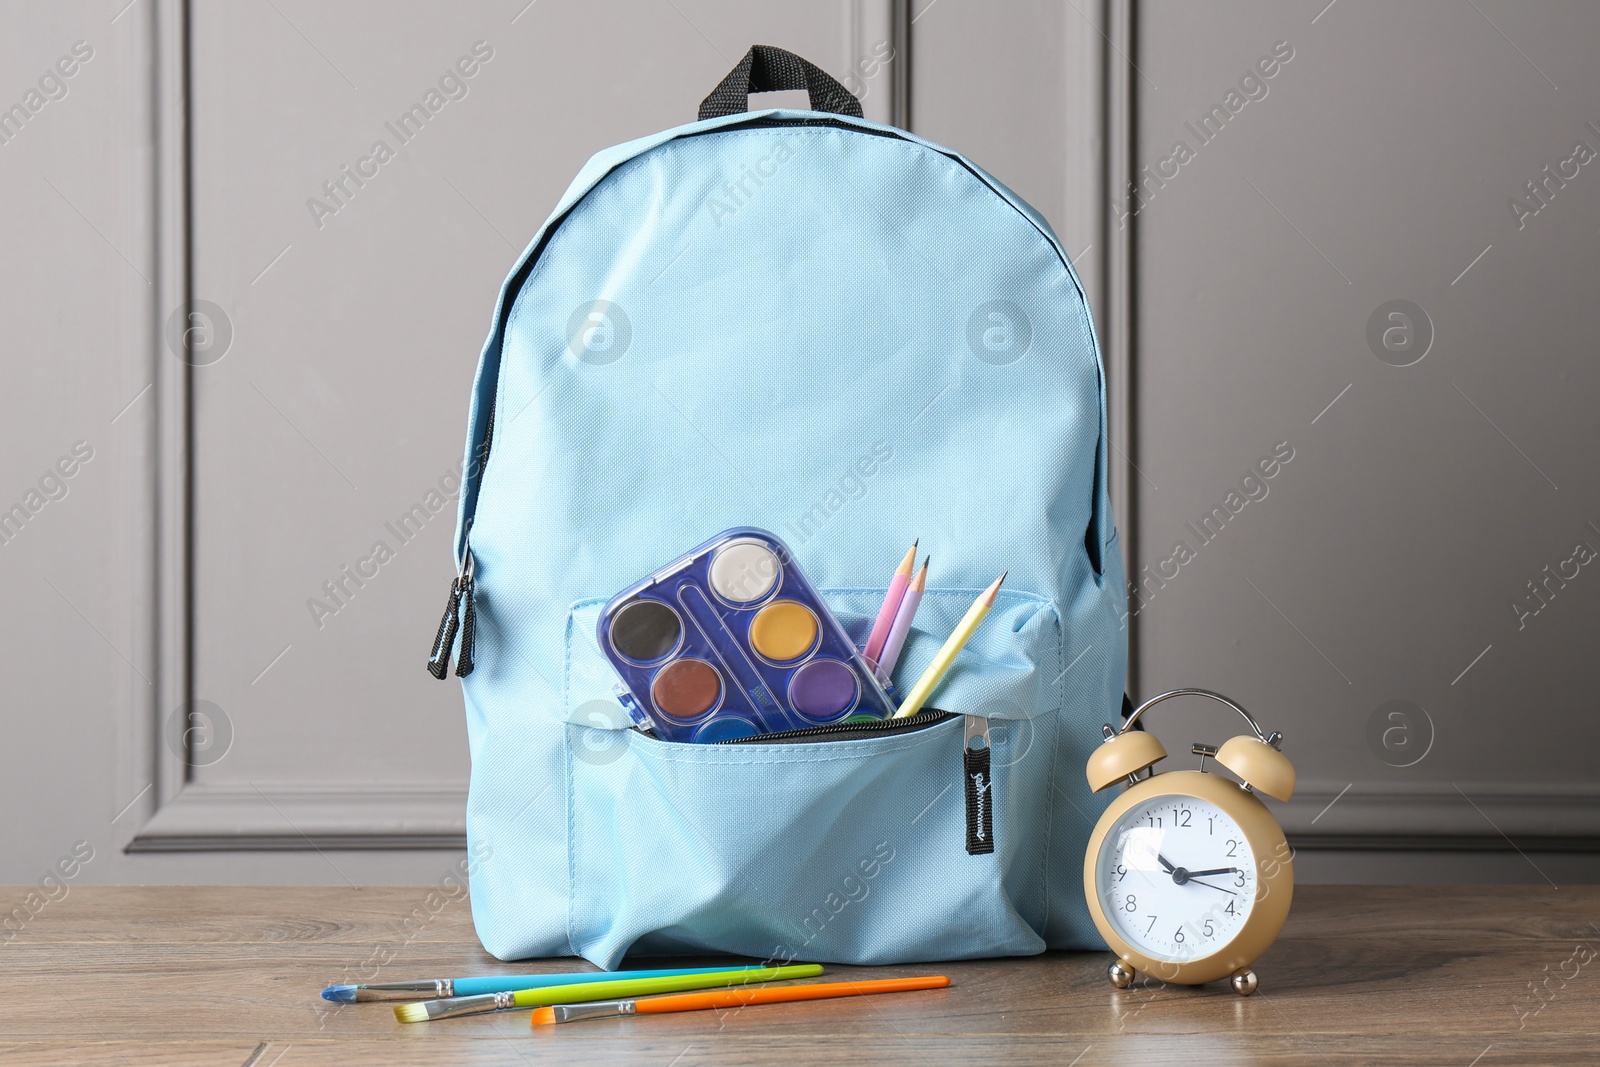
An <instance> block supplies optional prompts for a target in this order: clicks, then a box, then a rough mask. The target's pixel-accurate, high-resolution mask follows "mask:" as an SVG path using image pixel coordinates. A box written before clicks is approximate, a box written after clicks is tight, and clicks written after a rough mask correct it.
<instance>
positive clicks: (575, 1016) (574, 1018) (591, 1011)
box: [550, 1000, 634, 1023]
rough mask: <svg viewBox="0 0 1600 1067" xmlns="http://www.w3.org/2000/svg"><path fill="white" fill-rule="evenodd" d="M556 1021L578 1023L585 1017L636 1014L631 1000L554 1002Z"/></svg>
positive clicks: (595, 1017) (613, 1016) (600, 1017)
mask: <svg viewBox="0 0 1600 1067" xmlns="http://www.w3.org/2000/svg"><path fill="white" fill-rule="evenodd" d="M550 1010H551V1011H553V1012H555V1015H556V1022H558V1023H576V1022H582V1021H583V1020H584V1019H614V1018H616V1017H617V1016H619V1015H632V1014H634V1009H633V1001H631V1000H596V1001H593V1002H591V1003H589V1004H554V1005H552V1006H551V1009H550Z"/></svg>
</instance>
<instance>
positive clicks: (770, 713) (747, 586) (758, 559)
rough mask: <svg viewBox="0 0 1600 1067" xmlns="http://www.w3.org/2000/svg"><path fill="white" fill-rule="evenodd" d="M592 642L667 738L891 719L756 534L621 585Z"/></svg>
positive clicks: (822, 616)
mask: <svg viewBox="0 0 1600 1067" xmlns="http://www.w3.org/2000/svg"><path fill="white" fill-rule="evenodd" d="M597 637H598V639H599V642H600V648H601V650H602V651H604V652H605V655H606V658H608V659H609V660H610V661H611V663H612V665H613V666H614V667H615V668H616V669H617V673H618V674H619V675H620V676H621V677H622V680H623V683H624V685H625V686H626V689H627V694H628V696H629V697H630V698H631V699H630V700H625V701H624V703H627V704H629V705H630V706H629V712H630V713H631V714H632V715H633V717H634V720H635V721H636V722H638V723H639V725H641V726H647V727H649V728H650V729H651V730H652V731H654V733H655V735H656V736H657V737H660V738H663V739H665V740H669V741H694V742H700V743H710V742H715V741H728V740H732V739H734V738H739V737H753V736H756V735H758V734H771V733H781V732H783V731H785V730H799V729H803V728H805V727H808V726H822V725H825V724H827V723H833V722H840V721H842V720H844V719H848V718H851V717H853V716H861V717H866V718H872V719H884V718H888V717H889V716H890V715H892V714H894V705H893V703H892V702H891V701H890V700H889V698H888V696H886V695H885V694H884V691H883V689H882V687H881V686H880V685H879V684H878V682H877V680H876V678H874V676H873V672H872V671H871V669H870V668H868V666H867V664H866V662H865V661H864V660H863V659H862V658H861V654H860V653H859V652H858V651H857V650H856V647H855V645H854V644H853V643H851V641H850V638H849V637H848V636H847V635H846V634H845V632H844V628H843V627H842V626H840V625H839V622H838V620H836V619H835V618H834V617H833V615H832V614H831V613H830V612H829V611H828V608H827V605H826V604H824V603H823V601H822V598H821V597H820V596H818V595H817V592H816V590H815V589H813V588H812V587H811V583H810V582H808V581H806V578H805V575H804V574H802V573H801V572H800V568H799V566H798V565H797V564H796V563H795V561H794V557H793V556H792V555H791V554H790V553H789V550H788V548H786V547H785V546H784V544H783V542H782V541H780V540H779V539H778V538H777V537H775V536H774V535H772V534H770V533H768V532H766V531H765V530H758V529H755V528H743V529H736V530H728V531H725V532H723V533H720V534H718V535H717V536H716V537H714V538H712V539H711V540H709V541H707V542H706V543H705V544H703V545H701V546H699V547H698V548H696V549H694V551H692V552H690V553H689V554H688V555H686V556H683V557H681V558H680V559H678V560H675V561H674V562H672V563H669V564H668V565H667V566H665V567H663V568H661V569H660V570H659V571H656V572H655V573H654V574H651V575H650V576H649V577H647V578H645V579H643V580H642V581H639V582H637V583H635V584H634V585H632V586H630V587H629V588H627V589H624V590H623V591H622V592H620V593H618V594H617V595H616V596H614V597H612V598H611V600H610V602H608V603H607V604H606V606H605V608H604V610H602V611H601V613H600V621H599V625H598V632H597Z"/></svg>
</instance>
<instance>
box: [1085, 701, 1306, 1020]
mask: <svg viewBox="0 0 1600 1067" xmlns="http://www.w3.org/2000/svg"><path fill="white" fill-rule="evenodd" d="M1179 696H1200V697H1208V698H1209V699H1211V700H1217V701H1220V702H1222V703H1223V704H1226V705H1227V706H1228V707H1230V708H1232V709H1233V710H1234V711H1237V712H1238V713H1239V714H1240V715H1243V716H1244V718H1245V721H1247V722H1248V723H1249V724H1250V729H1251V730H1252V731H1253V733H1254V736H1251V735H1248V734H1246V735H1241V736H1239V737H1235V738H1233V739H1232V740H1230V741H1228V742H1227V743H1226V744H1224V745H1223V746H1222V747H1221V748H1214V747H1212V746H1210V745H1202V744H1196V745H1194V746H1193V751H1194V753H1195V755H1197V756H1199V757H1201V759H1200V770H1198V771H1169V772H1167V773H1165V774H1157V773H1155V771H1154V770H1153V769H1151V768H1152V767H1153V765H1154V764H1155V763H1156V762H1157V761H1159V760H1162V759H1165V758H1166V755H1167V750H1166V749H1165V748H1163V747H1162V745H1161V742H1160V741H1157V740H1156V738H1155V736H1154V735H1153V734H1150V733H1146V732H1144V731H1135V730H1133V726H1134V725H1135V724H1136V723H1137V722H1138V721H1139V718H1140V716H1142V715H1143V714H1144V713H1145V712H1146V711H1147V710H1149V709H1150V708H1151V707H1153V706H1155V705H1156V704H1159V703H1161V702H1162V701H1163V700H1170V699H1172V698H1173V697H1179ZM1103 732H1104V734H1105V743H1104V744H1102V745H1101V746H1100V747H1099V748H1098V749H1096V750H1095V752H1094V754H1093V755H1091V756H1090V757H1089V765H1088V768H1087V774H1088V777H1089V788H1090V789H1092V790H1094V791H1096V792H1099V791H1100V790H1102V789H1105V788H1107V787H1108V786H1111V785H1114V784H1116V783H1117V782H1125V783H1127V789H1126V791H1124V792H1123V793H1122V795H1121V796H1119V797H1117V799H1115V800H1114V801H1112V802H1111V806H1110V807H1108V808H1107V809H1106V811H1105V814H1104V815H1102V816H1101V817H1100V822H1099V823H1098V824H1096V826H1095V828H1094V833H1093V834H1092V835H1090V837H1089V850H1088V853H1087V854H1086V855H1085V856H1084V860H1083V891H1084V894H1085V895H1086V896H1087V897H1088V900H1089V914H1090V915H1091V916H1093V918H1094V924H1095V926H1097V927H1098V928H1099V930H1100V933H1101V935H1102V936H1103V937H1104V938H1105V939H1106V944H1108V945H1110V946H1111V951H1113V952H1115V953H1116V954H1117V960H1116V962H1114V963H1112V964H1111V967H1110V970H1109V974H1110V979H1111V984H1112V985H1113V986H1115V987H1117V988H1118V989H1126V988H1127V987H1128V985H1129V984H1130V983H1131V982H1132V981H1133V978H1134V975H1135V974H1136V973H1137V972H1138V971H1143V972H1145V973H1146V974H1147V975H1150V976H1151V977H1154V978H1158V979H1160V980H1162V981H1164V982H1173V983H1177V984H1179V985H1202V984H1204V983H1206V982H1212V981H1215V980H1217V979H1219V978H1231V980H1232V985H1233V989H1234V991H1235V992H1237V993H1239V994H1240V995H1241V996H1249V995H1250V994H1251V993H1254V992H1255V990H1256V974H1255V971H1254V970H1252V965H1253V964H1254V963H1255V961H1256V960H1257V959H1258V958H1260V956H1261V954H1262V953H1264V952H1265V951H1266V950H1267V947H1268V946H1269V945H1271V944H1272V942H1273V939H1274V938H1276V937H1277V936H1278V933H1279V931H1281V930H1282V929H1283V923H1284V920H1285V919H1287V918H1288V916H1289V900H1290V898H1291V897H1292V896H1293V895H1294V866H1293V863H1292V857H1291V854H1290V851H1289V845H1288V842H1287V841H1286V840H1285V839H1284V836H1283V829H1282V828H1281V827H1280V826H1279V825H1278V822H1277V820H1276V819H1274V818H1273V817H1272V813H1271V812H1269V811H1268V810H1267V807H1266V805H1265V804H1263V803H1262V802H1261V800H1260V799H1259V798H1258V797H1257V796H1256V794H1257V793H1258V792H1259V793H1265V794H1266V795H1267V796H1269V797H1274V798H1276V799H1278V800H1288V799H1289V797H1290V796H1291V795H1292V794H1293V793H1294V766H1293V765H1292V764H1290V762H1289V760H1288V758H1287V757H1286V756H1284V754H1283V753H1282V752H1279V751H1278V748H1279V745H1280V744H1281V742H1282V735H1281V734H1279V733H1277V732H1273V733H1271V734H1264V733H1262V731H1261V727H1260V726H1258V725H1257V724H1256V721H1255V719H1254V718H1252V717H1251V715H1250V713H1249V712H1247V711H1245V710H1244V709H1243V708H1241V707H1240V706H1239V705H1238V704H1235V703H1234V702H1233V701H1231V700H1229V699H1228V698H1227V697H1225V696H1223V695H1221V694H1220V693H1213V692H1211V691H1210V690H1206V689H1174V690H1172V691H1171V692H1168V693H1162V694H1160V695H1159V696H1155V697H1151V698H1150V699H1149V700H1147V701H1145V702H1144V703H1143V704H1141V705H1140V706H1139V707H1138V708H1137V709H1135V710H1134V712H1133V714H1132V715H1130V716H1128V721H1127V722H1125V723H1123V724H1122V729H1121V730H1116V729H1113V728H1112V727H1111V726H1110V725H1107V726H1105V727H1104V728H1103ZM1207 759H1211V760H1214V761H1215V762H1216V763H1218V764H1219V765H1221V766H1222V767H1224V768H1226V769H1227V770H1229V771H1231V772H1232V773H1233V774H1234V775H1236V776H1237V777H1238V779H1239V780H1238V781H1237V782H1235V781H1234V780H1233V779H1232V778H1228V777H1225V776H1223V775H1221V774H1216V773H1209V772H1207V771H1206V770H1205V765H1206V760H1207ZM1140 772H1144V776H1143V777H1140Z"/></svg>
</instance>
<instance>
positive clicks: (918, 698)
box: [894, 574, 1006, 719]
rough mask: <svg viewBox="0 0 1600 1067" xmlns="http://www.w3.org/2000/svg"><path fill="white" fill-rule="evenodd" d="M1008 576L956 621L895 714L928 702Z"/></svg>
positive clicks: (906, 714)
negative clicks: (953, 627)
mask: <svg viewBox="0 0 1600 1067" xmlns="http://www.w3.org/2000/svg"><path fill="white" fill-rule="evenodd" d="M1005 580H1006V576H1005V575H1004V574H1002V575H1001V576H1000V577H998V578H996V579H995V580H994V584H993V585H991V586H989V588H987V589H985V590H984V591H983V592H981V593H979V594H978V599H976V600H974V601H973V602H972V607H970V608H968V609H967V613H966V614H965V615H963V616H962V617H961V621H960V622H958V623H957V624H956V628H955V629H954V630H953V631H951V634H950V636H949V637H947V638H945V642H944V645H943V647H941V648H940V649H939V651H938V654H937V655H935V656H934V657H933V662H932V663H930V664H928V669H927V670H925V671H923V672H922V677H921V678H918V679H917V684H916V685H914V686H912V687H911V692H909V693H907V694H906V698H905V700H904V701H902V702H901V704H900V710H899V711H896V712H895V713H894V717H895V718H897V719H908V718H910V717H911V716H913V715H915V714H916V713H917V712H919V711H921V710H922V706H923V705H924V704H926V703H927V702H928V697H929V696H931V695H932V694H933V690H934V688H935V687H936V686H937V685H938V684H939V682H940V681H941V680H942V679H943V678H944V675H945V672H946V671H948V670H949V669H950V665H951V664H952V663H954V662H955V659H956V653H958V652H960V651H961V648H962V646H963V645H965V644H966V643H967V641H968V639H970V638H971V637H972V634H973V631H975V630H976V629H977V628H978V624H979V623H981V622H983V617H984V616H985V615H987V614H989V609H990V608H992V607H994V598H995V596H996V595H998V594H999V592H1000V583H1001V582H1003V581H1005Z"/></svg>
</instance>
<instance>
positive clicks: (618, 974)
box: [322, 963, 761, 1003]
mask: <svg viewBox="0 0 1600 1067" xmlns="http://www.w3.org/2000/svg"><path fill="white" fill-rule="evenodd" d="M759 967H761V964H759V963H752V964H749V965H747V966H744V967H734V966H732V965H726V964H725V965H723V966H721V967H672V968H668V969H666V970H657V971H577V972H567V973H558V974H496V975H486V976H483V977H478V978H417V979H414V980H412V981H409V982H366V983H363V984H360V985H331V986H329V987H328V988H327V989H324V990H323V991H322V999H323V1000H333V1001H339V1002H341V1003H349V1002H351V1001H360V1000H411V999H414V995H415V994H417V993H432V994H433V995H434V996H436V997H475V996H481V995H483V994H485V993H514V992H516V991H517V990H519V989H543V988H545V987H546V986H553V985H571V984H573V983H575V982H598V981H611V980H618V981H620V980H622V979H625V978H671V977H673V976H675V975H680V974H719V973H721V972H723V971H734V970H756V969H758V968H759Z"/></svg>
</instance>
